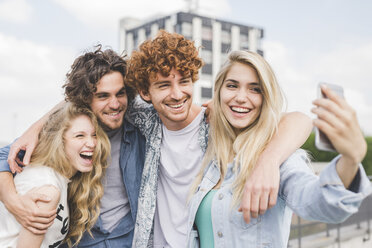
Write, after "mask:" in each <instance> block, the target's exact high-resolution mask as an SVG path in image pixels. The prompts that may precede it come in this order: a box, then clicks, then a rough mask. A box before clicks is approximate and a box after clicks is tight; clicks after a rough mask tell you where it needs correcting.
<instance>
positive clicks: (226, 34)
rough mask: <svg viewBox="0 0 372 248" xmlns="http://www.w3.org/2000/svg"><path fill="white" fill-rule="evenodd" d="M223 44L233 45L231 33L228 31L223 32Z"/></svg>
mask: <svg viewBox="0 0 372 248" xmlns="http://www.w3.org/2000/svg"><path fill="white" fill-rule="evenodd" d="M221 42H222V43H225V44H230V43H231V32H230V31H227V30H222V32H221Z"/></svg>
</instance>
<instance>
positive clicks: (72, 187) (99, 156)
mask: <svg viewBox="0 0 372 248" xmlns="http://www.w3.org/2000/svg"><path fill="white" fill-rule="evenodd" d="M82 115H85V116H87V117H88V118H89V119H90V121H91V122H92V124H93V126H94V128H95V130H96V135H97V145H96V148H95V150H94V155H93V169H92V170H91V171H90V172H86V173H81V172H77V173H76V174H75V175H74V176H72V178H70V179H71V182H70V183H69V186H68V197H67V198H68V199H67V200H68V203H69V211H70V212H69V216H70V218H69V219H70V223H69V231H68V234H67V236H66V238H65V242H66V243H67V244H68V246H70V247H71V246H72V245H73V244H72V241H74V245H75V244H77V243H78V242H79V241H80V240H81V238H82V236H83V233H84V232H85V231H88V233H89V234H90V235H92V233H91V231H90V229H91V228H92V227H93V226H94V224H95V222H96V221H97V218H98V216H99V213H100V200H101V197H102V196H103V186H102V182H101V178H102V177H103V176H104V172H105V169H106V167H107V159H108V157H109V155H110V142H109V139H108V138H107V135H106V133H105V132H104V131H103V130H102V128H101V127H100V126H99V125H98V121H97V118H96V116H95V115H94V114H93V112H92V111H90V110H89V109H87V108H81V107H77V106H75V105H74V104H72V103H66V104H65V106H64V107H62V108H61V109H58V110H57V111H55V112H54V113H53V114H52V115H51V116H50V118H49V120H48V122H47V123H45V125H44V126H43V129H42V131H41V133H40V135H39V144H38V145H37V147H36V149H35V151H34V153H33V155H32V157H31V164H42V165H45V166H48V167H50V168H52V169H54V170H55V171H57V172H58V173H59V174H61V175H63V176H65V177H67V178H68V177H70V176H71V175H73V172H72V166H71V163H70V161H69V159H68V157H67V156H66V152H65V148H64V143H65V141H64V134H65V132H66V131H67V130H68V129H69V128H70V127H71V122H72V121H73V120H74V119H76V118H77V117H79V116H82Z"/></svg>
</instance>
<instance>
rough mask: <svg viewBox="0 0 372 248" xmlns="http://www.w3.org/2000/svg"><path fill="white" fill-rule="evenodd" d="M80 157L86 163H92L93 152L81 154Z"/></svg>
mask: <svg viewBox="0 0 372 248" xmlns="http://www.w3.org/2000/svg"><path fill="white" fill-rule="evenodd" d="M80 157H81V158H82V159H84V160H85V161H86V162H88V163H91V162H92V161H93V152H81V153H80Z"/></svg>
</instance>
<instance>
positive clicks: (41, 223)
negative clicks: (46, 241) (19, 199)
mask: <svg viewBox="0 0 372 248" xmlns="http://www.w3.org/2000/svg"><path fill="white" fill-rule="evenodd" d="M56 217H57V215H56V213H53V214H52V215H51V216H49V217H40V216H38V217H31V218H30V220H29V221H28V225H29V226H32V227H34V228H36V229H39V230H43V229H48V228H49V227H50V226H51V225H52V224H53V222H54V219H55V218H56Z"/></svg>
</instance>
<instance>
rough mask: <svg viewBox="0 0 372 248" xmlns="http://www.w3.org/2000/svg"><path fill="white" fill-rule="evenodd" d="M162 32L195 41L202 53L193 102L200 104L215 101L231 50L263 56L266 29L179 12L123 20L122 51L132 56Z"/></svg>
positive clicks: (121, 33)
mask: <svg viewBox="0 0 372 248" xmlns="http://www.w3.org/2000/svg"><path fill="white" fill-rule="evenodd" d="M160 29H165V30H167V31H169V32H177V33H180V34H182V35H184V36H185V37H186V38H188V39H192V40H193V41H194V42H195V45H196V46H197V47H200V48H201V49H200V50H199V51H200V54H201V57H202V59H203V60H204V63H205V65H204V67H203V68H202V69H201V74H200V79H199V81H198V82H197V83H196V84H195V86H194V93H193V98H194V102H195V103H197V104H200V103H203V102H205V101H206V100H208V99H210V98H211V97H212V92H213V89H212V86H213V80H214V78H215V76H216V74H217V72H218V70H219V69H220V67H221V65H222V63H223V62H224V61H225V60H226V57H227V53H228V52H230V51H232V50H238V49H247V50H251V51H255V52H258V53H259V54H261V55H263V51H262V48H261V41H262V38H263V34H264V32H263V29H262V28H259V27H253V26H247V25H242V24H239V23H233V22H229V21H224V20H220V19H215V18H209V17H206V16H201V15H197V14H194V13H186V12H178V13H175V14H172V15H168V16H163V17H159V18H153V19H151V20H146V21H140V20H136V19H133V18H123V19H121V20H120V46H119V47H120V51H126V52H127V53H128V54H130V53H131V52H132V51H133V50H135V49H136V48H137V47H138V45H139V44H141V43H142V42H143V41H145V40H146V39H149V38H152V37H154V36H155V35H156V34H157V32H158V31H159V30H160Z"/></svg>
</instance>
